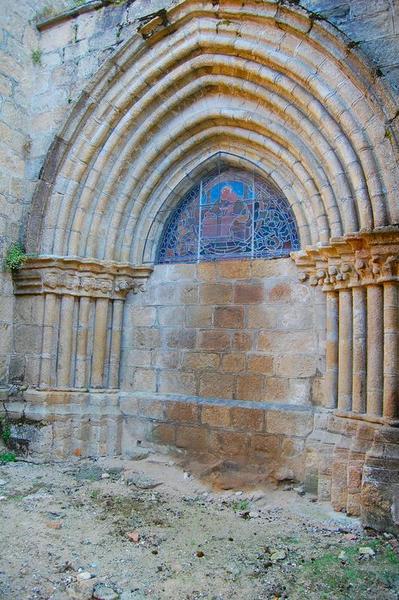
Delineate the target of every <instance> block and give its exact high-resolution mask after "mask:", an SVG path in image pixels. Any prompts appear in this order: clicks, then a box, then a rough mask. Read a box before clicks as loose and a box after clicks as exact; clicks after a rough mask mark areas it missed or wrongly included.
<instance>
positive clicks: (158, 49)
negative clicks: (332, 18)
mask: <svg viewBox="0 0 399 600" xmlns="http://www.w3.org/2000/svg"><path fill="white" fill-rule="evenodd" d="M394 112H395V109H394V104H393V102H392V99H391V97H390V95H389V93H388V92H387V91H386V90H385V89H384V87H383V85H382V84H381V83H380V82H379V81H378V79H377V78H376V77H375V74H374V72H373V70H372V67H371V65H369V64H367V61H366V59H365V58H364V57H362V56H361V55H360V54H359V52H358V51H357V50H356V49H350V48H349V47H348V45H347V42H346V40H345V39H344V36H343V35H341V34H340V33H339V32H338V31H337V30H336V29H334V28H333V27H332V26H330V25H329V24H328V23H325V22H321V21H315V20H314V18H313V17H312V15H311V14H309V13H307V12H306V11H305V10H304V9H302V8H299V7H297V6H288V5H287V6H281V5H280V4H278V3H275V2H271V1H265V2H263V3H262V4H259V3H257V2H251V1H250V2H248V3H246V4H245V5H238V4H237V3H236V2H234V0H227V1H226V2H223V3H221V4H217V5H215V4H213V3H211V2H209V3H206V2H205V3H202V2H201V3H200V2H197V1H196V0H184V1H183V2H181V3H179V4H177V5H176V6H174V7H172V8H170V9H169V10H168V11H167V13H166V16H164V17H163V19H160V18H159V17H155V18H154V19H153V20H152V21H150V22H149V23H147V24H146V25H145V26H144V27H143V28H142V29H141V30H139V31H138V32H137V33H136V34H134V35H133V36H132V38H131V39H130V40H128V41H127V43H126V44H125V45H124V47H123V48H122V49H120V50H118V51H117V52H116V54H115V55H114V56H113V57H111V58H110V59H109V60H108V61H107V62H106V63H105V64H104V65H103V67H102V68H101V69H100V71H99V72H98V74H97V75H96V76H95V77H94V79H93V81H92V82H91V83H90V84H89V86H88V88H87V89H86V90H85V92H84V93H83V94H82V97H81V99H80V101H79V102H78V103H77V105H76V107H75V108H74V110H73V112H72V114H71V116H70V118H69V119H68V120H67V123H66V125H65V127H64V128H63V130H62V131H61V132H60V134H59V135H58V136H57V138H56V140H55V142H54V144H53V146H52V148H51V149H50V151H49V155H48V157H47V161H46V164H45V166H44V169H43V172H42V176H41V181H40V182H39V184H38V188H37V192H36V194H35V197H34V201H33V205H32V210H31V213H30V216H29V220H28V226H27V232H26V240H27V248H28V250H29V251H31V252H37V253H38V254H39V255H56V256H77V257H82V258H95V259H100V260H101V259H106V260H112V261H119V262H125V263H126V262H130V263H133V264H142V263H143V262H152V261H153V258H154V252H155V250H154V248H155V246H156V244H157V241H158V239H159V235H160V231H161V229H162V224H163V223H164V222H165V219H166V218H167V215H168V214H169V213H170V211H171V210H172V209H173V207H174V206H176V204H177V203H178V201H179V199H180V198H181V194H182V193H184V190H186V189H187V188H188V187H189V186H190V185H192V182H193V181H194V179H195V177H196V176H197V175H198V173H199V172H200V171H201V168H203V165H204V164H206V162H207V161H209V160H212V157H214V156H216V155H223V156H225V157H227V158H226V160H228V161H229V163H230V164H232V165H240V164H241V165H244V163H246V164H249V163H250V164H251V165H255V167H254V168H256V169H258V170H259V172H261V173H263V174H264V175H266V176H267V177H269V178H270V180H272V181H273V182H274V183H275V184H276V185H277V186H278V187H279V188H280V189H281V190H282V192H283V193H284V194H285V196H286V198H287V200H288V202H289V204H290V206H291V209H292V211H293V213H294V215H295V218H296V221H297V225H298V231H299V236H300V242H301V246H303V247H304V246H306V245H317V244H327V243H328V241H329V240H330V238H331V237H335V236H341V235H344V234H346V233H351V232H356V231H359V230H370V229H373V228H376V227H381V226H384V225H389V224H390V223H395V222H398V221H399V203H398V202H397V198H396V195H395V186H396V188H397V184H398V180H399V178H398V172H397V166H396V161H395V158H396V156H395V154H396V149H395V147H394V141H393V140H392V139H391V136H386V126H387V125H386V124H387V122H388V121H390V119H392V117H393V114H394Z"/></svg>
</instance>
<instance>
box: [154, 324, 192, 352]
mask: <svg viewBox="0 0 399 600" xmlns="http://www.w3.org/2000/svg"><path fill="white" fill-rule="evenodd" d="M161 337H162V344H163V346H164V347H166V348H179V349H191V348H195V344H196V341H197V331H196V330H195V329H181V328H175V327H164V328H163V329H161Z"/></svg>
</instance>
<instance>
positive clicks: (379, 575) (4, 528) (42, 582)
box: [0, 452, 399, 600]
mask: <svg viewBox="0 0 399 600" xmlns="http://www.w3.org/2000/svg"><path fill="white" fill-rule="evenodd" d="M137 458H139V459H140V458H141V460H123V459H97V460H74V461H63V462H56V463H55V462H53V463H42V464H37V461H36V464H34V463H32V462H22V461H17V462H11V463H8V464H0V497H1V500H0V515H1V519H0V528H1V529H0V531H1V537H0V540H1V542H0V599H1V600H34V599H35V600H36V599H40V600H44V599H52V600H71V599H72V600H74V599H75V600H86V599H87V600H88V599H90V598H98V599H100V600H101V599H102V600H117V599H120V600H142V599H148V598H149V599H151V600H157V599H164V598H165V599H166V598H167V599H169V598H170V599H174V600H186V599H187V600H196V599H200V598H205V599H209V600H232V599H237V600H238V599H240V600H257V599H262V600H263V599H277V598H289V599H292V600H294V599H301V600H303V599H304V598H306V599H315V600H321V599H328V600H330V599H331V600H332V599H334V600H337V599H341V598H342V599H346V600H347V599H352V598H353V599H355V600H361V599H363V598H365V599H367V600H372V599H377V598H378V599H379V600H385V599H386V600H391V599H392V600H394V599H397V598H399V544H398V541H397V540H396V539H395V538H394V537H393V536H392V535H390V534H387V533H385V534H384V533H381V534H378V535H377V534H375V533H374V532H372V531H370V530H368V531H364V530H363V529H362V528H361V526H360V524H359V522H358V521H357V520H356V519H349V518H347V517H345V516H344V515H341V514H338V513H334V512H333V511H332V510H331V509H330V508H329V506H328V504H324V503H319V502H317V501H316V500H315V498H312V497H311V496H309V495H308V494H305V495H301V494H303V492H302V490H301V488H296V489H293V487H292V486H290V485H286V486H285V488H284V489H282V488H280V489H278V490H273V489H267V490H265V489H263V490H251V491H247V492H245V491H238V492H235V491H231V490H230V491H219V492H218V491H212V490H210V489H209V488H207V487H206V486H205V484H204V483H201V482H200V481H198V480H197V479H195V478H194V477H193V476H192V475H190V473H188V472H185V471H183V469H181V468H180V467H179V466H178V465H177V464H175V463H174V461H173V459H170V458H169V457H165V456H162V455H156V454H149V455H148V456H147V453H146V452H143V453H142V455H140V452H139V453H138V455H137ZM32 460H33V459H32Z"/></svg>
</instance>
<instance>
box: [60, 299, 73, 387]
mask: <svg viewBox="0 0 399 600" xmlns="http://www.w3.org/2000/svg"><path fill="white" fill-rule="evenodd" d="M74 304H75V298H74V297H73V296H63V297H62V298H61V310H60V333H61V335H59V345H58V359H57V384H58V386H60V387H68V386H69V387H71V372H73V370H74V366H75V365H74V364H72V363H73V362H74V361H73V356H72V344H73V309H74Z"/></svg>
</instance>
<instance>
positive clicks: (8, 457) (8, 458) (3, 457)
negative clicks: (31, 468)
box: [0, 452, 17, 463]
mask: <svg viewBox="0 0 399 600" xmlns="http://www.w3.org/2000/svg"><path fill="white" fill-rule="evenodd" d="M16 458H17V457H16V455H15V452H2V453H1V454H0V463H10V462H15V461H16Z"/></svg>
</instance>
